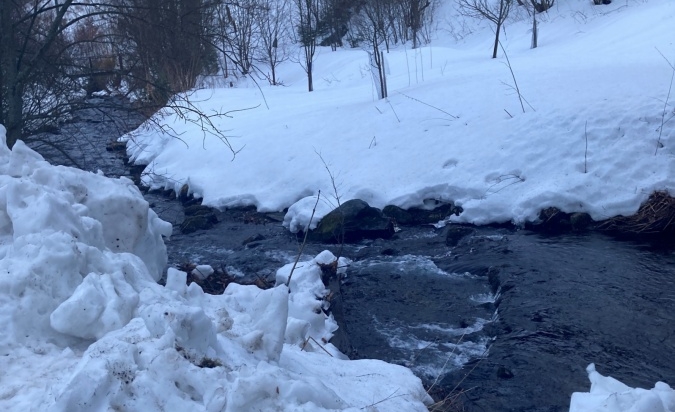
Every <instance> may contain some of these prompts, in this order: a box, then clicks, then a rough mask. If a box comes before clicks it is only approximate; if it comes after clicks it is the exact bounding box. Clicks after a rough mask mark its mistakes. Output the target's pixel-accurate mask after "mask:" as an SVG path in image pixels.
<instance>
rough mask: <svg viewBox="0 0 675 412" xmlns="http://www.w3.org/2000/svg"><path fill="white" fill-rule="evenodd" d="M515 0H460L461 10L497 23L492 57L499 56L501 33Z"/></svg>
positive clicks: (469, 14)
mask: <svg viewBox="0 0 675 412" xmlns="http://www.w3.org/2000/svg"><path fill="white" fill-rule="evenodd" d="M512 5H513V0H459V7H460V11H461V12H462V13H463V14H464V15H466V16H470V17H474V18H479V19H487V20H489V21H491V22H492V23H494V24H495V26H496V28H495V45H494V48H493V51H492V58H493V59H496V58H497V50H498V48H499V33H500V32H501V30H502V26H503V24H504V21H505V20H506V18H507V17H508V16H509V12H510V11H511V6H512Z"/></svg>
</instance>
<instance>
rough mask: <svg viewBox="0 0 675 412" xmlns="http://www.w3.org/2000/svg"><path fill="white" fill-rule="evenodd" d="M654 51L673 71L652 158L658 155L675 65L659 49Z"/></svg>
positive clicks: (674, 76) (674, 74) (674, 77)
mask: <svg viewBox="0 0 675 412" xmlns="http://www.w3.org/2000/svg"><path fill="white" fill-rule="evenodd" d="M656 51H658V52H659V54H661V56H662V57H663V58H664V59H665V60H666V62H668V65H669V66H670V67H671V68H672V69H673V72H672V73H671V75H670V85H669V86H668V95H667V96H666V101H665V102H664V103H663V113H661V127H660V128H659V138H658V140H657V141H656V150H654V156H656V153H658V151H659V148H660V146H661V136H662V135H663V125H664V124H665V121H666V109H667V108H668V100H669V99H670V92H671V91H672V90H673V80H674V79H675V65H673V64H671V63H670V60H668V59H666V56H664V55H663V53H661V51H660V50H659V49H656Z"/></svg>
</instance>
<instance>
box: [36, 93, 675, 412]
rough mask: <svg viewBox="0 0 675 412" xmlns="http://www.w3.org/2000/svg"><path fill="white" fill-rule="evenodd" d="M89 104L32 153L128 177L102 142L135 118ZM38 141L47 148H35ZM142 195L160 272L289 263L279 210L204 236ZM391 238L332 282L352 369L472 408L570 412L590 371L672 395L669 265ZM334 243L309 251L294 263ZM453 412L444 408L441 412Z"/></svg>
mask: <svg viewBox="0 0 675 412" xmlns="http://www.w3.org/2000/svg"><path fill="white" fill-rule="evenodd" d="M110 101H111V98H99V99H92V100H90V102H93V103H97V102H100V106H101V109H99V110H97V109H90V110H87V111H83V112H81V113H80V114H79V115H78V116H76V117H75V118H74V119H73V121H71V122H68V123H66V124H63V125H62V126H61V128H60V130H59V133H58V134H49V133H42V134H40V135H37V136H35V141H33V142H31V143H30V144H29V145H30V146H32V147H34V148H36V149H37V150H38V151H39V152H40V153H42V154H43V156H44V157H45V158H46V159H47V160H49V161H50V162H52V163H58V164H66V165H73V164H72V162H71V161H69V160H68V158H67V157H64V155H63V154H62V153H60V152H58V151H55V150H52V149H50V147H49V145H46V144H44V141H54V142H57V141H58V142H59V145H60V146H61V147H63V148H64V149H65V151H66V152H67V153H68V155H69V156H71V157H72V158H74V159H78V163H79V164H78V166H79V167H82V168H84V169H86V170H91V171H96V170H98V169H100V170H102V171H103V172H104V173H105V174H106V175H108V176H111V177H117V176H130V174H131V172H130V167H129V166H128V165H126V164H125V162H124V160H123V158H122V156H121V154H120V153H119V152H117V153H115V152H112V151H108V150H106V145H107V144H108V143H109V142H111V141H113V140H114V139H116V138H117V137H118V136H120V135H121V134H123V133H124V132H126V131H129V130H131V129H134V128H135V127H137V126H138V125H139V124H140V122H141V121H142V120H143V119H142V118H140V117H138V116H137V115H131V114H129V113H128V112H127V111H125V110H122V109H119V110H118V109H115V108H112V107H105V106H108V105H107V103H108V102H110ZM38 139H39V140H42V141H43V142H42V143H41V142H39V141H38ZM144 195H145V197H146V199H147V200H148V202H149V203H150V204H151V205H152V207H153V208H154V209H155V210H156V211H157V213H158V214H159V216H160V217H161V218H162V219H164V220H167V221H169V222H171V223H172V224H173V225H174V232H175V234H174V235H173V236H172V238H171V240H170V241H167V242H166V244H167V249H168V254H169V264H170V265H172V266H185V265H187V264H209V265H211V266H213V267H214V268H217V269H220V270H221V272H223V273H227V274H228V275H229V276H231V277H233V278H236V279H238V280H239V281H243V282H255V281H261V280H262V281H265V282H270V281H271V282H273V281H274V274H275V272H276V270H277V269H278V268H279V267H281V266H282V265H284V264H286V263H289V262H292V261H293V260H294V259H295V256H296V254H297V251H298V248H299V241H298V239H297V238H296V237H295V236H294V235H292V234H290V233H289V232H288V231H287V230H286V229H284V228H283V227H282V226H281V220H282V219H283V213H270V214H259V213H257V212H256V211H255V210H254V209H235V210H227V211H218V212H216V215H217V217H218V223H216V224H215V226H214V227H213V228H212V229H209V230H200V231H197V232H194V233H190V234H183V233H181V231H180V229H179V226H180V224H181V223H182V221H183V220H184V219H185V215H184V207H183V204H182V203H181V202H179V201H178V200H176V199H174V198H170V197H167V196H166V195H165V194H163V193H147V191H144ZM402 229H403V230H402V231H400V232H399V233H397V234H396V235H395V236H394V237H393V238H392V239H389V240H381V239H378V240H374V241H362V242H360V243H357V244H352V245H345V246H344V250H343V251H342V255H343V256H345V257H347V258H349V259H351V260H352V261H353V262H352V264H351V265H350V266H349V267H348V268H347V277H346V279H345V280H344V282H343V285H342V304H343V307H344V309H343V316H344V325H343V327H342V329H343V330H342V331H341V333H343V334H344V336H346V337H347V338H348V340H349V343H350V347H349V348H347V349H346V350H345V351H346V352H348V353H347V354H348V355H349V356H350V357H351V358H375V359H382V360H385V361H387V362H392V363H398V364H402V365H405V366H407V367H409V368H411V369H412V370H413V371H414V372H415V373H416V374H417V375H418V376H420V378H422V380H423V381H424V382H425V385H426V386H427V387H430V386H431V387H432V388H431V393H432V394H433V395H434V396H435V398H439V397H440V398H442V397H443V396H445V395H447V394H449V393H458V394H459V395H458V396H457V399H458V402H459V404H460V405H461V406H462V407H463V408H464V410H468V411H542V412H543V411H566V410H567V409H568V407H569V399H570V396H571V394H572V392H575V391H588V390H589V387H590V383H589V382H588V379H587V375H586V372H585V368H586V366H587V365H588V364H589V363H591V362H594V363H596V366H597V368H598V371H599V372H600V373H602V374H606V375H611V376H613V377H615V378H617V379H619V380H621V381H623V382H624V383H626V384H628V385H629V386H640V387H646V388H651V387H653V385H654V383H655V382H656V381H659V380H661V381H665V382H667V383H670V384H671V385H673V384H675V362H674V361H673V359H674V355H675V254H674V253H673V251H672V249H670V250H669V249H659V248H655V247H654V245H648V244H642V243H636V242H626V241H617V240H614V239H613V238H610V237H607V236H604V235H602V234H598V233H587V234H582V235H575V234H566V235H558V236H544V235H541V234H537V233H533V232H529V231H525V230H512V229H504V228H494V227H478V228H472V230H473V233H472V234H470V235H468V236H466V237H464V238H463V239H462V240H461V241H460V242H459V244H457V246H454V247H449V246H448V245H447V244H446V241H445V232H446V229H436V228H434V227H432V226H415V227H403V228H402ZM324 249H329V250H332V251H333V252H334V253H336V252H337V251H336V249H337V248H336V246H334V245H322V244H313V243H310V244H308V245H307V246H306V247H305V251H304V255H303V258H307V259H309V258H311V257H313V256H315V255H316V254H318V253H319V252H321V251H322V250H324ZM448 410H451V409H448Z"/></svg>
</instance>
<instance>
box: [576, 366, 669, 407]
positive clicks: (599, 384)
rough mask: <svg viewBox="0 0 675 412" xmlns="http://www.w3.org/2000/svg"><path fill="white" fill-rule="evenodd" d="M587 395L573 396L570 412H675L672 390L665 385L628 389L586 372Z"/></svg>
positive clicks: (625, 386)
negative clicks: (589, 389)
mask: <svg viewBox="0 0 675 412" xmlns="http://www.w3.org/2000/svg"><path fill="white" fill-rule="evenodd" d="M586 370H587V371H588V379H589V380H590V381H591V391H590V392H589V393H574V394H572V402H571V403H570V412H624V411H625V412H675V390H673V389H672V388H671V387H670V386H668V385H667V384H666V383H664V382H657V383H656V385H654V388H653V389H650V390H647V389H640V388H631V387H629V386H627V385H625V384H623V383H621V382H619V381H618V380H616V379H614V378H611V377H608V376H602V375H601V374H599V373H598V372H597V371H596V370H595V365H594V364H592V363H591V364H590V365H589V366H588V368H586Z"/></svg>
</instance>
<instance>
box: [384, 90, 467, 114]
mask: <svg viewBox="0 0 675 412" xmlns="http://www.w3.org/2000/svg"><path fill="white" fill-rule="evenodd" d="M397 93H398V94H400V95H403V96H405V97H407V98H408V99H411V100H414V101H416V102H418V103H422V104H423V105H425V106H428V107H431V108H432V109H436V110H438V111H439V112H441V113H445V114H447V115H448V116H450V117H452V118H453V119H459V117H458V116H455V115H453V114H450V113H448V112H446V111H445V110H443V109H439V108H438V107H436V106H433V105H430V104H429V103H425V102H423V101H421V100H420V99H416V98H414V97H411V96H408V95H407V94H405V93H401V92H397ZM397 117H398V116H397Z"/></svg>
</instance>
